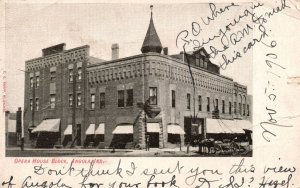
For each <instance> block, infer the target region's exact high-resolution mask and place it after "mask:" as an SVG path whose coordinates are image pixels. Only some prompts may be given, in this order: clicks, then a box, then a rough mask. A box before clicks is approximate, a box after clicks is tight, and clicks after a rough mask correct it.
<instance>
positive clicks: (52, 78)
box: [50, 71, 56, 82]
mask: <svg viewBox="0 0 300 188" xmlns="http://www.w3.org/2000/svg"><path fill="white" fill-rule="evenodd" d="M55 79H56V72H55V71H52V72H50V80H51V82H53V81H55Z"/></svg>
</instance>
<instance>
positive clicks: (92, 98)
mask: <svg viewBox="0 0 300 188" xmlns="http://www.w3.org/2000/svg"><path fill="white" fill-rule="evenodd" d="M91 109H95V94H94V93H93V94H91Z"/></svg>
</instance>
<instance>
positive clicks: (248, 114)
mask: <svg viewBox="0 0 300 188" xmlns="http://www.w3.org/2000/svg"><path fill="white" fill-rule="evenodd" d="M247 112H248V113H247V116H250V108H249V104H247Z"/></svg>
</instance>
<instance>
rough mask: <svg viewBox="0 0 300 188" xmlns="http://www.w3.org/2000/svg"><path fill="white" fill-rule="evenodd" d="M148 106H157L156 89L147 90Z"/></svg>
mask: <svg viewBox="0 0 300 188" xmlns="http://www.w3.org/2000/svg"><path fill="white" fill-rule="evenodd" d="M149 104H153V105H156V104H157V87H150V88H149Z"/></svg>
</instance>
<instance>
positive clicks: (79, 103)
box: [77, 93, 81, 107]
mask: <svg viewBox="0 0 300 188" xmlns="http://www.w3.org/2000/svg"><path fill="white" fill-rule="evenodd" d="M77 106H78V107H79V106H81V93H77Z"/></svg>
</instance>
